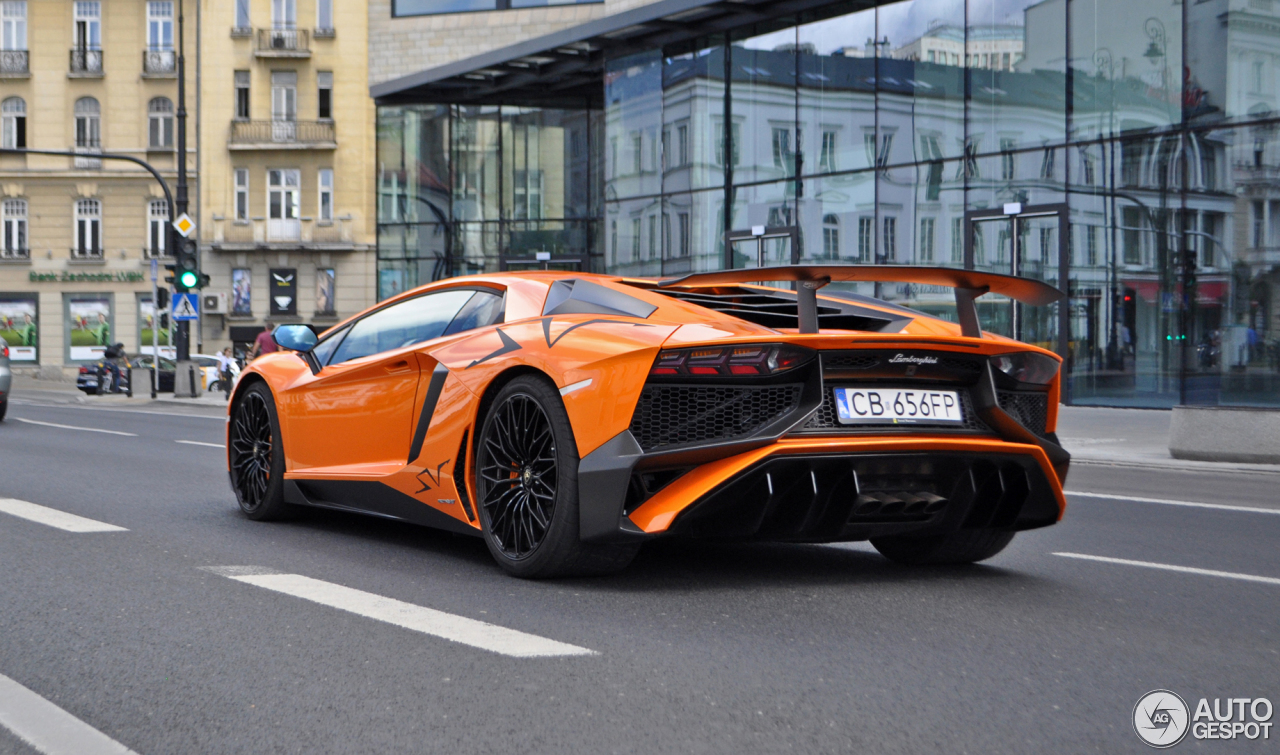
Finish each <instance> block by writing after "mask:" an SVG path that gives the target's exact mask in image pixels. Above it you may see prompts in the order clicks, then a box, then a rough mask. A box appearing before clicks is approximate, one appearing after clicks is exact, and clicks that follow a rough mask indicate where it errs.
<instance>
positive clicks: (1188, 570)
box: [1053, 553, 1280, 585]
mask: <svg viewBox="0 0 1280 755" xmlns="http://www.w3.org/2000/svg"><path fill="white" fill-rule="evenodd" d="M1053 555H1055V556H1062V557H1063V558H1079V559H1083V560H1085V561H1101V562H1102V563H1104V564H1120V565H1122V566H1142V567H1145V568H1147V569H1164V570H1165V571H1176V572H1182V573H1183V574H1199V575H1201V576H1205V577H1225V578H1227V579H1239V580H1243V581H1245V582H1262V583H1263V584H1268V585H1280V579H1278V578H1276V577H1259V576H1257V575H1254V574H1239V573H1237V572H1230V571H1217V570H1216V569H1197V568H1195V567H1193V566H1175V565H1173V564H1157V563H1155V562H1153V561H1130V560H1129V559H1127V558H1108V557H1107V556H1090V555H1088V554H1086V553H1055V554H1053Z"/></svg>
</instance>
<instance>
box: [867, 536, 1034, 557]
mask: <svg viewBox="0 0 1280 755" xmlns="http://www.w3.org/2000/svg"><path fill="white" fill-rule="evenodd" d="M1013 535H1014V533H1012V532H1002V531H997V530H959V531H956V532H950V533H947V534H946V535H933V536H930V537H904V536H896V537H876V538H872V539H871V544H872V545H873V546H875V549H876V550H878V551H880V555H882V556H884V557H885V558H887V559H889V560H890V561H894V562H896V563H899V564H904V565H907V566H942V565H954V564H972V563H977V562H978V561H985V560H987V559H988V558H991V557H992V556H994V555H996V554H997V553H999V552H1000V551H1002V550H1004V549H1005V546H1007V545H1008V544H1009V543H1010V541H1012V540H1013Z"/></svg>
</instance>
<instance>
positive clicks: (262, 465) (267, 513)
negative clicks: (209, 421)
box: [227, 383, 293, 522]
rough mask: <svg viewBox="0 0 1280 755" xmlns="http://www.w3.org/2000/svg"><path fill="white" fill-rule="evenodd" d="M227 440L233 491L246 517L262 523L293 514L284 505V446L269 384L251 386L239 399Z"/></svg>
mask: <svg viewBox="0 0 1280 755" xmlns="http://www.w3.org/2000/svg"><path fill="white" fill-rule="evenodd" d="M227 439H228V444H227V445H228V448H227V461H228V466H229V469H230V470H231V489H232V490H234V491H235V494H236V502H237V503H239V504H240V510H241V511H242V512H244V515H245V516H247V517H249V518H250V519H253V520H256V521H260V522H261V521H269V520H272V519H284V518H286V517H287V516H289V515H290V514H291V513H293V507H291V506H290V505H289V504H287V503H285V502H284V445H283V444H282V443H281V442H280V420H279V418H278V417H277V416H276V402H275V398H274V397H273V396H272V395H271V389H270V388H268V387H267V384H266V383H255V384H253V385H251V386H249V388H248V389H247V390H245V392H244V393H242V394H241V395H240V397H239V399H237V400H236V405H235V408H234V409H232V410H231V427H230V429H229V432H228V438H227Z"/></svg>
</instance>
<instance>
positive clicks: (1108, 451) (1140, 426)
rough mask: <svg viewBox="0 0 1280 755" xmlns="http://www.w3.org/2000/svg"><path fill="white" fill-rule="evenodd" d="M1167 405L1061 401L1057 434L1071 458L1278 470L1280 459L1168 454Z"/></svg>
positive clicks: (1116, 463) (1231, 469)
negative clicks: (1122, 405) (1198, 457)
mask: <svg viewBox="0 0 1280 755" xmlns="http://www.w3.org/2000/svg"><path fill="white" fill-rule="evenodd" d="M1172 419H1173V412H1172V411H1169V410H1167V409H1112V408H1104V407H1093V406H1063V407H1060V408H1059V410H1058V439H1059V440H1060V441H1062V445H1063V447H1065V448H1066V449H1067V450H1068V451H1070V452H1071V463H1072V464H1101V465H1107V466H1116V467H1144V468H1148V469H1150V468H1162V469H1181V470H1196V469H1203V470H1205V471H1214V472H1252V473H1270V474H1280V464H1244V463H1236V462H1217V461H1186V460H1184V459H1175V458H1173V457H1172V456H1170V455H1169V424H1170V422H1171V421H1172Z"/></svg>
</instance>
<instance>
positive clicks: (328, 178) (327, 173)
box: [319, 168, 333, 223]
mask: <svg viewBox="0 0 1280 755" xmlns="http://www.w3.org/2000/svg"><path fill="white" fill-rule="evenodd" d="M319 177H320V181H319V183H320V222H321V223H332V222H333V169H332V168H321V169H320V173H319Z"/></svg>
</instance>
